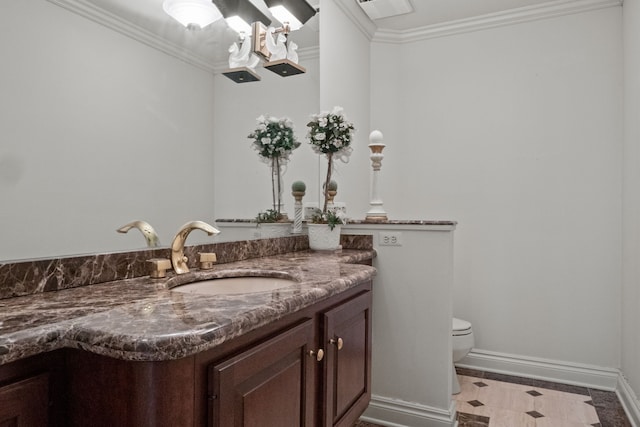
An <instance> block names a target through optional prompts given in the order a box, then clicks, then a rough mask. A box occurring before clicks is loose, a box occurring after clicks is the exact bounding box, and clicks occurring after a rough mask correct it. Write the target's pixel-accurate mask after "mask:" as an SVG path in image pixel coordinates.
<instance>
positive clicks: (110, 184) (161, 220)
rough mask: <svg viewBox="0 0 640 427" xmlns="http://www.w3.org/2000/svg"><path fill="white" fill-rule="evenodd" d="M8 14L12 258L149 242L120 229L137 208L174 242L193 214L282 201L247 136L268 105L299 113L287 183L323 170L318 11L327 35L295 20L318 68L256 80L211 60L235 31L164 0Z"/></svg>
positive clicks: (4, 256)
mask: <svg viewBox="0 0 640 427" xmlns="http://www.w3.org/2000/svg"><path fill="white" fill-rule="evenodd" d="M54 3H58V4H54ZM68 3H73V4H76V5H80V7H79V10H75V11H73V12H72V11H70V10H68V7H70V6H69V4H68ZM60 6H63V7H60ZM129 6H134V7H136V8H138V9H135V10H129V9H127V7H129ZM158 8H160V9H158ZM96 10H97V11H98V12H96ZM74 12H77V13H74ZM96 13H98V15H100V14H102V15H101V16H102V17H101V18H100V19H103V21H102V22H101V23H102V24H104V25H101V23H97V22H96V21H97V20H99V19H98V18H97V17H96V16H97V15H96ZM82 15H84V16H82ZM87 18H90V19H87ZM313 19H318V18H313ZM26 22H28V23H29V26H28V30H25V23H26ZM132 23H133V24H135V25H133V26H131V24H132ZM221 24H223V25H224V23H221ZM0 28H1V30H0V32H1V33H2V37H0V49H1V51H2V52H3V64H4V65H3V67H2V71H1V76H2V79H0V81H1V82H2V83H0V84H1V85H2V93H3V101H4V102H3V103H2V104H1V105H2V106H1V107H0V108H1V109H2V111H1V114H0V126H1V129H2V132H3V141H2V144H1V145H0V197H1V200H2V201H1V203H0V204H1V206H2V208H0V235H1V236H2V239H1V241H2V244H1V245H0V260H5V261H7V260H17V259H25V258H42V257H46V258H49V257H57V256H68V255H75V254H82V253H94V252H111V251H121V250H133V249H137V248H143V247H145V240H144V238H143V237H142V235H140V233H138V232H137V230H132V231H130V232H129V233H127V234H119V233H116V231H115V230H116V229H117V228H118V227H120V226H122V225H124V224H126V223H128V222H130V221H132V220H136V219H142V220H145V221H148V222H149V223H150V224H152V225H153V227H154V228H155V229H156V231H157V232H158V234H159V236H160V241H161V243H162V244H164V245H168V244H170V243H171V239H172V238H173V236H174V234H175V232H176V231H177V230H178V228H179V227H180V226H181V225H182V224H183V223H185V222H187V221H190V220H195V219H199V220H203V221H207V222H210V223H214V221H215V219H216V218H222V217H241V218H253V217H255V215H256V214H257V212H258V211H263V210H265V209H268V208H269V207H270V203H271V192H270V191H271V190H270V181H269V180H270V174H269V170H268V168H267V166H266V165H264V164H262V163H261V162H260V160H259V158H258V156H257V154H256V153H255V152H253V151H252V150H251V147H250V142H249V140H248V139H247V137H246V136H247V135H248V134H249V133H250V132H251V131H252V130H253V129H254V127H255V118H256V117H257V116H259V115H261V114H269V115H275V116H281V115H288V116H291V118H292V119H293V120H294V122H295V124H296V134H297V135H298V137H299V139H300V141H301V142H303V145H302V147H300V148H299V149H298V150H297V151H296V152H295V153H294V154H293V156H292V162H291V163H290V165H289V170H288V171H287V172H286V175H285V185H290V184H291V182H293V181H295V180H298V179H302V180H305V181H307V182H308V183H309V180H316V179H317V175H318V171H317V168H318V160H317V158H316V156H315V155H314V154H313V153H312V152H311V150H310V149H308V147H306V146H305V144H304V137H305V133H306V130H305V124H306V121H307V119H308V116H309V114H311V113H315V112H317V111H318V105H319V103H318V97H319V95H318V93H319V78H318V75H319V72H318V62H319V61H318V55H317V39H318V35H317V31H316V32H315V35H314V34H313V32H314V31H315V29H314V28H313V26H312V25H310V26H309V27H308V31H309V32H311V36H310V39H311V40H313V38H314V37H315V40H316V45H315V46H314V45H313V44H312V43H310V42H309V41H304V40H305V39H304V38H303V36H304V34H303V33H302V31H304V29H303V30H299V31H298V32H296V33H294V34H292V38H293V39H294V40H296V43H298V45H300V46H301V49H299V51H298V52H299V54H300V63H301V64H302V65H303V66H305V68H307V70H308V72H307V74H304V75H301V76H295V77H291V78H287V79H285V78H282V77H280V76H277V75H275V74H273V75H271V74H272V73H270V72H268V71H266V70H263V69H262V68H260V67H258V69H257V71H258V72H259V74H260V75H261V76H262V81H261V82H256V83H248V84H243V85H239V84H236V83H234V82H232V81H231V80H228V79H227V78H226V77H224V76H222V75H220V74H212V71H215V69H216V68H217V69H223V68H224V65H225V64H224V61H221V60H220V58H224V59H226V55H227V52H226V50H227V48H228V45H230V44H231V42H232V41H233V39H234V37H235V36H234V35H233V34H229V33H228V31H227V30H226V28H224V29H222V30H220V29H219V28H215V29H214V28H212V29H211V31H205V30H202V32H201V33H196V32H194V33H190V32H187V31H185V29H184V28H182V27H181V26H180V24H178V23H177V22H174V21H172V19H171V18H170V17H168V16H166V15H164V12H162V10H161V2H160V1H157V0H144V1H143V0H141V1H136V2H130V1H125V0H76V1H73V2H68V1H67V0H50V1H43V0H9V1H6V2H3V3H2V13H1V14H0ZM114 29H115V31H114ZM316 29H317V27H316ZM154 31H155V33H154ZM298 33H299V34H298ZM132 34H134V35H136V37H137V38H136V39H134V38H132V37H133V35H132ZM220 34H222V35H220ZM229 37H230V38H229ZM305 37H306V36H305ZM220 40H223V41H222V42H220ZM302 46H304V48H302ZM314 48H315V54H314ZM305 49H308V50H307V51H306V52H305ZM212 52H222V54H221V55H220V56H216V55H214V54H212ZM167 53H169V54H167ZM194 64H195V66H194ZM287 183H288V184H287ZM314 187H317V185H315V184H313V185H308V188H314ZM286 196H287V194H285V197H286ZM307 197H314V196H313V195H312V194H310V193H308V196H307ZM290 200H291V201H290V202H289V201H287V202H286V203H287V205H286V206H285V208H287V209H291V208H292V203H293V199H292V198H291V199H290ZM211 241H212V240H211V238H209V237H208V236H206V235H205V234H204V233H201V235H200V233H192V235H191V236H190V237H189V242H188V243H189V244H196V243H205V242H211ZM214 241H215V240H214Z"/></svg>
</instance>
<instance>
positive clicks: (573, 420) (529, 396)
mask: <svg viewBox="0 0 640 427" xmlns="http://www.w3.org/2000/svg"><path fill="white" fill-rule="evenodd" d="M457 371H458V379H459V381H460V388H461V392H460V394H457V395H454V396H453V398H454V399H455V400H456V404H457V408H458V426H459V427H632V425H631V423H629V421H628V419H627V417H626V415H625V413H624V410H623V409H622V406H621V405H620V402H619V401H618V397H617V396H616V394H615V393H614V392H611V391H602V390H594V389H590V388H587V387H579V386H572V385H567V384H560V383H552V382H548V381H542V380H533V379H529V378H521V377H514V376H510V375H501V374H493V373H490V372H482V371H475V370H470V369H460V368H458V369H457ZM354 427H381V426H378V425H376V424H370V423H366V422H363V421H358V422H357V423H356V424H355V425H354Z"/></svg>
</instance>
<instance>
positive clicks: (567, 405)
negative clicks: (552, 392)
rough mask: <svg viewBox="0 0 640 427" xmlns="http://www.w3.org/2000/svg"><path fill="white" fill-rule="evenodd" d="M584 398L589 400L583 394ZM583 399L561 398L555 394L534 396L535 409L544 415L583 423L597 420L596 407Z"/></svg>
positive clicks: (591, 422)
mask: <svg viewBox="0 0 640 427" xmlns="http://www.w3.org/2000/svg"><path fill="white" fill-rule="evenodd" d="M584 400H590V398H589V396H585V399H584ZM584 400H583V401H577V400H572V399H562V398H558V397H555V396H547V395H543V396H538V397H536V398H535V401H534V407H535V410H536V411H538V412H540V413H541V414H544V416H545V417H549V418H555V419H559V420H567V421H574V422H578V423H584V424H593V423H597V422H599V420H598V414H597V413H596V409H595V408H594V407H593V406H591V405H589V404H587V403H584Z"/></svg>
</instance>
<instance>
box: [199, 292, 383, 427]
mask: <svg viewBox="0 0 640 427" xmlns="http://www.w3.org/2000/svg"><path fill="white" fill-rule="evenodd" d="M209 381H210V384H211V386H210V392H209V399H210V402H212V403H211V405H210V406H209V418H210V423H209V425H210V426H212V427H254V426H255V427H282V426H300V427H303V426H304V427H312V426H318V427H320V426H322V427H333V426H336V427H351V426H353V424H354V423H355V421H356V420H357V419H358V418H359V417H360V415H361V414H362V412H363V411H364V410H365V409H366V407H367V405H368V404H369V400H370V398H371V292H369V291H365V292H362V293H360V294H357V295H356V296H354V297H352V298H350V299H347V300H346V301H344V302H341V303H339V304H338V305H336V306H334V307H328V308H327V309H326V310H322V311H319V312H316V313H313V315H312V316H311V317H309V318H306V319H302V320H301V321H300V323H298V324H296V325H294V326H292V327H291V328H290V329H286V330H285V331H284V332H281V333H279V334H277V335H276V336H274V337H273V338H271V339H269V340H267V341H265V342H263V343H261V344H258V345H256V346H253V347H251V348H249V349H248V350H246V351H244V352H241V353H240V354H238V355H236V356H234V357H232V358H230V359H227V360H225V361H223V362H219V363H215V364H213V365H211V366H210V367H209Z"/></svg>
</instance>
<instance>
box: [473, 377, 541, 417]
mask: <svg viewBox="0 0 640 427" xmlns="http://www.w3.org/2000/svg"><path fill="white" fill-rule="evenodd" d="M476 399H477V400H479V401H480V402H482V403H484V404H485V405H486V406H491V407H494V408H502V409H508V410H511V411H515V412H523V413H524V412H527V411H533V410H534V409H535V408H534V399H536V398H534V397H533V396H531V395H529V394H527V393H525V391H524V390H521V389H514V388H510V387H500V386H496V385H493V384H491V385H489V386H488V387H482V388H480V389H479V390H478V396H477V398H476Z"/></svg>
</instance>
